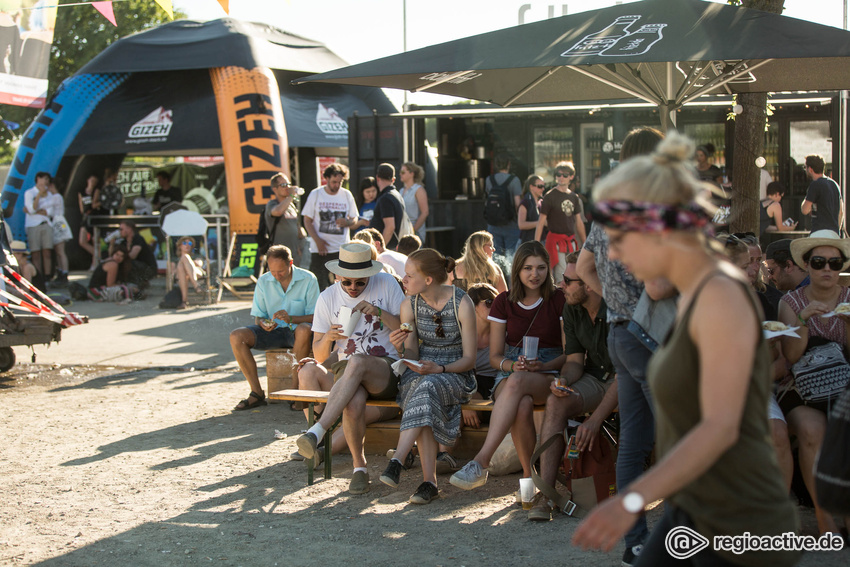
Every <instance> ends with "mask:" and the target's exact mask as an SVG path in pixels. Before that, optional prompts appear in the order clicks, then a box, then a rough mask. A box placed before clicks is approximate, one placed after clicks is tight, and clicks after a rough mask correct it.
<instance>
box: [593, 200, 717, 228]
mask: <svg viewBox="0 0 850 567" xmlns="http://www.w3.org/2000/svg"><path fill="white" fill-rule="evenodd" d="M590 214H591V218H592V220H593V221H594V222H599V223H602V224H603V225H605V226H607V227H610V228H616V229H617V230H624V231H631V232H662V231H664V230H706V229H708V230H710V229H711V219H712V217H711V216H709V214H708V212H707V211H706V210H705V209H704V208H703V207H701V206H700V205H699V204H698V203H696V202H693V201H692V202H690V203H688V204H687V205H667V204H663V203H650V202H646V201H617V200H611V201H599V202H597V203H595V204H594V205H593V206H592V208H591V213H590Z"/></svg>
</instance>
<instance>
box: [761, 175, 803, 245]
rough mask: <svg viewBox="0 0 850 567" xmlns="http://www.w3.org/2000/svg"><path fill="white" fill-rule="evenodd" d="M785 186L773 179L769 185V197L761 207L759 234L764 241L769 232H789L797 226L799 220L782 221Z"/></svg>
mask: <svg viewBox="0 0 850 567" xmlns="http://www.w3.org/2000/svg"><path fill="white" fill-rule="evenodd" d="M784 195H785V186H784V185H783V184H782V183H781V182H779V181H771V182H770V183H768V185H767V197H766V198H765V199H764V200H762V202H761V206H760V207H759V215H760V216H759V234H760V236H761V239H762V242H764V238H765V235H766V234H767V233H768V232H787V231H789V230H794V229H796V228H797V222H796V221H794V222H792V223H791V224H785V223H784V222H783V221H782V203H781V201H782V197H783V196H784Z"/></svg>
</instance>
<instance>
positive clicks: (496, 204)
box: [484, 174, 516, 226]
mask: <svg viewBox="0 0 850 567" xmlns="http://www.w3.org/2000/svg"><path fill="white" fill-rule="evenodd" d="M489 179H490V192H489V193H487V196H486V197H485V198H484V220H486V221H487V224H491V225H493V226H502V225H505V224H508V223H509V222H511V221H512V220H514V219H515V218H516V207H514V203H513V199H512V198H511V192H510V190H509V186H510V184H511V183H512V182H513V180H514V179H516V176H515V175H513V174H511V175H508V178H507V179H505V182H504V183H502V184H501V185H499V184H496V176H495V175H491V176H490V178H489Z"/></svg>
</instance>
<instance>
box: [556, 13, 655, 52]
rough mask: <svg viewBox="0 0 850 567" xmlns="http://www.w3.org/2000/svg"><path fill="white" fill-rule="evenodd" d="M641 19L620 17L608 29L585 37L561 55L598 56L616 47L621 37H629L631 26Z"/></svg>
mask: <svg viewBox="0 0 850 567" xmlns="http://www.w3.org/2000/svg"><path fill="white" fill-rule="evenodd" d="M639 19H640V16H620V17H619V18H617V19H616V20H614V21H613V22H611V23H610V24H609V25H608V27H606V28H603V29H601V30H599V31H597V32H593V33H590V34H587V35H586V36H584V37H583V38H582V39H581V40H580V41H579V42H578V43H576V44H575V45H573V46H572V47H571V48H569V49H568V50H566V51H564V52H563V53H561V57H573V56H576V55H598V54H599V53H601V52H602V51H604V50H606V49H608V48H609V47H611V46H612V45H614V44H615V43H616V42H617V40H618V39H620V38H621V37H626V36H627V35H629V31H628V28H629V26H630V25H632V24H633V23H635V22H636V21H638V20H639Z"/></svg>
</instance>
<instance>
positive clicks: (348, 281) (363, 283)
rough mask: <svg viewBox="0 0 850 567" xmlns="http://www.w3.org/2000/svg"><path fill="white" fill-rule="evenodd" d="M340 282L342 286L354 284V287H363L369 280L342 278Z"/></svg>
mask: <svg viewBox="0 0 850 567" xmlns="http://www.w3.org/2000/svg"><path fill="white" fill-rule="evenodd" d="M339 283H340V284H341V285H342V287H351V286H354V287H357V288H361V287H366V283H368V282H355V281H352V280H342V281H341V282H339Z"/></svg>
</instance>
